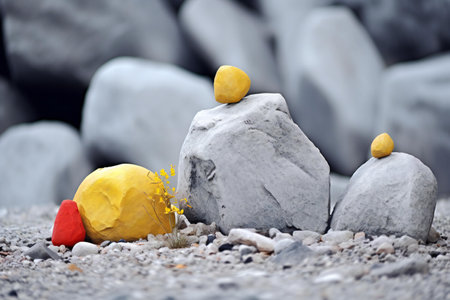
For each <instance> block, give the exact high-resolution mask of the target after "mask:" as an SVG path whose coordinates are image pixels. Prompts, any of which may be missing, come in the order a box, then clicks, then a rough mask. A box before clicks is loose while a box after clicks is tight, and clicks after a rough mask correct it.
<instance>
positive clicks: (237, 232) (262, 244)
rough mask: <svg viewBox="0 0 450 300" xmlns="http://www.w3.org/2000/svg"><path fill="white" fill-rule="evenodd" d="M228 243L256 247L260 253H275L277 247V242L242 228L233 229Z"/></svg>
mask: <svg viewBox="0 0 450 300" xmlns="http://www.w3.org/2000/svg"><path fill="white" fill-rule="evenodd" d="M228 241H229V242H230V243H232V244H245V245H249V246H255V247H256V248H257V249H258V251H262V252H268V253H271V252H273V250H274V246H275V242H274V241H273V240H271V239H270V238H268V237H265V236H263V235H261V234H258V233H255V232H251V231H249V230H246V229H241V228H234V229H231V230H230V233H229V235H228Z"/></svg>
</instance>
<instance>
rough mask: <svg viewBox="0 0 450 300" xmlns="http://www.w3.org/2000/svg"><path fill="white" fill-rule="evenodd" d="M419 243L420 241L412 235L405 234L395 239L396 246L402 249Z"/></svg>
mask: <svg viewBox="0 0 450 300" xmlns="http://www.w3.org/2000/svg"><path fill="white" fill-rule="evenodd" d="M413 245H417V246H418V245H419V242H418V241H417V240H416V239H413V238H412V237H410V236H407V235H404V236H402V237H400V238H397V239H395V240H394V247H395V248H400V249H408V247H409V246H413Z"/></svg>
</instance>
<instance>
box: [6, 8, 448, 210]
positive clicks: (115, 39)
mask: <svg viewBox="0 0 450 300" xmlns="http://www.w3.org/2000/svg"><path fill="white" fill-rule="evenodd" d="M0 13H1V28H0V34H1V39H0V40H1V44H0V207H9V206H13V205H29V204H37V203H48V202H50V203H59V202H61V201H62V200H64V199H71V198H72V197H73V194H74V192H75V191H76V188H77V187H78V185H79V184H80V182H81V181H82V179H83V178H84V177H85V176H86V175H87V174H89V172H91V171H92V170H94V169H95V168H97V167H102V166H108V165H113V164H117V163H122V162H130V163H136V164H140V165H142V166H144V167H146V168H149V169H151V170H159V169H161V168H169V165H170V164H177V163H178V155H179V150H180V148H181V145H182V142H183V140H184V137H185V136H186V134H187V131H188V128H189V125H190V122H191V120H192V118H193V117H194V115H195V113H196V112H197V111H199V110H201V109H207V108H210V107H213V106H215V105H216V103H215V101H214V94H213V89H212V80H213V76H214V73H215V71H216V70H217V68H218V67H219V66H220V65H224V64H227V65H234V66H237V67H239V68H241V69H243V70H244V71H245V72H246V73H247V74H248V75H249V77H250V78H251V80H252V85H251V90H250V93H265V92H270V93H281V94H282V95H283V96H284V97H285V99H286V101H287V103H288V106H289V109H290V112H291V116H292V118H293V120H294V121H295V122H296V123H297V124H298V125H299V126H300V128H301V129H302V130H303V131H304V132H305V134H306V135H307V136H308V137H309V138H310V139H311V140H312V141H313V142H314V144H315V145H316V146H317V147H318V148H319V149H320V151H321V152H322V154H323V155H324V156H325V158H326V159H327V161H328V163H329V164H330V167H331V170H332V172H333V176H332V184H333V183H335V182H341V183H342V185H345V183H346V181H347V180H348V176H351V175H352V173H353V172H354V171H355V170H356V169H357V168H358V167H359V166H360V165H361V164H362V163H364V162H365V161H366V160H367V159H368V158H369V149H370V143H371V141H372V139H373V138H374V137H375V136H376V135H378V134H379V133H382V132H388V133H389V134H390V135H391V136H392V138H393V140H394V142H395V151H401V152H406V153H410V154H412V155H414V156H416V157H418V158H419V159H421V160H422V161H423V162H424V163H425V164H426V165H428V166H429V167H430V168H431V169H432V171H433V172H434V174H435V175H436V177H437V179H438V185H439V193H440V196H446V195H449V194H450V0H276V1H275V0H247V1H238V0H166V1H164V0H126V1H123V0H95V1H92V0H66V1H60V0H33V1H28V0H2V1H1V2H0ZM332 193H333V186H332Z"/></svg>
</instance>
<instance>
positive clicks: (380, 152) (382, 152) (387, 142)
mask: <svg viewBox="0 0 450 300" xmlns="http://www.w3.org/2000/svg"><path fill="white" fill-rule="evenodd" d="M392 150H394V141H393V140H392V138H391V137H390V136H389V134H387V133H382V134H380V135H378V136H377V137H376V138H375V139H374V140H373V142H372V145H371V146H370V151H371V152H372V156H373V157H376V158H381V157H385V156H388V155H390V154H391V153H392Z"/></svg>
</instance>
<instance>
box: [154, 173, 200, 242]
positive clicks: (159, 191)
mask: <svg viewBox="0 0 450 300" xmlns="http://www.w3.org/2000/svg"><path fill="white" fill-rule="evenodd" d="M169 173H170V175H169V174H168V173H167V172H166V170H164V169H161V170H160V171H159V173H158V172H155V173H154V176H151V175H152V174H151V173H150V172H149V174H148V177H149V178H151V179H152V181H153V182H152V183H154V184H158V185H162V186H161V188H159V187H158V188H156V189H155V193H154V194H153V195H147V197H148V199H149V200H150V202H151V206H152V208H153V210H154V212H155V216H156V218H157V219H156V220H155V218H153V217H152V219H153V221H155V222H156V223H159V224H160V225H161V227H162V228H164V227H165V226H164V225H163V223H162V222H161V220H160V219H159V217H158V214H157V213H156V205H157V202H159V203H163V204H164V205H165V208H164V214H174V218H175V222H174V224H172V218H169V222H170V224H171V225H170V227H171V228H170V229H169V228H164V231H165V232H166V233H167V234H168V246H169V247H170V248H182V247H186V246H187V239H186V237H185V236H184V235H181V234H180V233H179V232H178V225H179V223H180V216H181V215H182V214H183V213H184V209H180V208H179V207H178V206H177V204H178V203H181V202H184V203H185V204H186V206H187V207H192V206H190V205H189V203H188V201H187V199H186V198H184V199H181V200H177V198H176V197H175V195H176V189H175V188H171V187H170V180H169V179H170V177H173V176H175V168H174V166H173V165H170V170H169ZM178 201H179V202H178Z"/></svg>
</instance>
